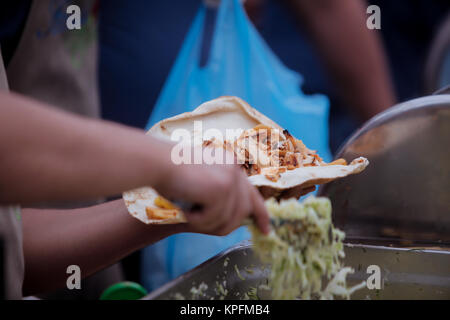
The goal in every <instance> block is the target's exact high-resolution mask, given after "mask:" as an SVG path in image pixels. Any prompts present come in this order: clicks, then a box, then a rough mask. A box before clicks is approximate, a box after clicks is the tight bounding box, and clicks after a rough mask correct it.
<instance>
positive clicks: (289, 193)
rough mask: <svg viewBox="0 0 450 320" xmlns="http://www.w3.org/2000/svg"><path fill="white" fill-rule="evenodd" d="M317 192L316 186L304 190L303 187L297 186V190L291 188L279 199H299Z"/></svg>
mask: <svg viewBox="0 0 450 320" xmlns="http://www.w3.org/2000/svg"><path fill="white" fill-rule="evenodd" d="M314 190H316V187H315V186H311V187H307V188H304V187H302V186H297V187H295V188H291V189H288V190H285V191H283V192H282V193H281V194H280V196H279V198H280V199H290V198H296V199H299V198H300V197H301V196H304V195H305V194H308V193H310V192H313V191H314Z"/></svg>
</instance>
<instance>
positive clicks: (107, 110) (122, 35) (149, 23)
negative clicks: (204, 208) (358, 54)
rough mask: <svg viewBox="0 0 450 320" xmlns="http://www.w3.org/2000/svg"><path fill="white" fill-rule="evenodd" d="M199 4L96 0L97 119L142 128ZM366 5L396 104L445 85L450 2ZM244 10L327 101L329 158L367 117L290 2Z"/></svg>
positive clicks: (133, 261) (131, 273)
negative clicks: (373, 15) (347, 96)
mask: <svg viewBox="0 0 450 320" xmlns="http://www.w3.org/2000/svg"><path fill="white" fill-rule="evenodd" d="M200 3H201V1H200V0H172V1H147V0H134V1H133V5H129V2H126V1H121V0H108V1H100V10H99V40H100V65H99V81H100V96H101V106H102V116H103V117H104V118H106V119H109V120H113V121H117V122H121V123H124V124H127V125H131V126H135V127H139V128H144V127H145V125H146V123H147V121H148V118H149V116H150V114H151V112H152V108H153V106H154V105H155V102H156V100H157V98H158V95H159V93H160V90H161V89H162V87H163V84H164V82H165V80H166V77H167V76H168V74H169V72H170V70H171V67H172V65H173V63H174V61H175V59H176V57H177V54H178V52H179V49H180V48H181V46H182V43H183V40H184V37H185V35H186V33H187V30H188V29H189V27H190V24H191V23H192V21H193V18H194V16H195V14H196V12H197V9H198V7H199V5H200ZM369 4H375V5H378V6H379V7H380V9H381V30H379V31H373V32H379V35H380V36H381V40H382V44H383V46H384V50H385V55H386V58H387V62H388V66H389V76H390V77H391V79H392V83H393V91H394V95H395V99H396V102H399V101H406V100H409V99H412V98H415V97H420V96H423V95H426V94H430V93H432V92H433V91H435V90H437V89H439V88H440V87H442V86H443V85H445V84H449V78H450V76H449V72H447V73H445V72H444V71H443V70H445V65H446V63H448V64H450V63H449V62H446V59H447V60H448V61H450V59H449V58H448V57H449V56H450V55H449V54H448V50H449V49H448V48H450V40H449V39H450V24H449V22H448V21H449V10H450V2H449V1H448V0H395V1H392V0H377V1H375V0H374V1H369V2H368V4H367V5H369ZM245 6H246V10H247V14H248V15H249V17H250V19H251V20H252V22H253V23H254V25H255V27H256V28H257V30H258V31H259V33H260V34H261V36H262V37H263V38H264V40H265V41H266V42H267V43H268V45H269V46H270V48H271V49H272V50H273V51H274V53H275V54H276V55H277V56H278V57H279V58H280V59H281V61H282V62H283V63H284V64H285V65H286V66H287V67H288V68H290V69H292V70H295V71H297V72H298V73H300V74H301V75H302V76H303V78H304V84H303V87H302V89H303V91H304V92H305V93H310V94H311V93H321V94H325V95H327V96H328V97H329V99H330V117H329V125H330V129H329V130H330V131H329V134H330V149H331V151H332V152H333V153H335V152H336V151H337V150H338V148H339V146H340V145H341V144H342V143H343V142H344V141H345V139H346V138H347V137H348V136H349V135H350V134H351V133H352V132H354V131H355V130H356V129H357V128H358V127H359V126H361V124H362V123H363V122H364V120H366V119H362V118H361V117H358V116H357V115H356V114H354V113H353V112H352V111H351V108H349V106H348V105H347V103H346V102H345V101H344V100H343V99H341V98H340V95H339V92H338V90H337V88H336V86H334V85H333V82H332V81H331V79H330V76H329V74H328V73H327V72H326V67H325V66H324V62H323V61H322V60H321V59H319V57H318V54H317V52H316V50H315V48H314V46H313V44H312V42H311V39H310V37H309V35H308V32H306V31H307V30H305V28H304V27H303V25H302V23H301V18H300V19H299V17H298V16H296V14H293V13H292V7H291V3H290V1H287V0H281V1H276V0H248V1H246V2H245ZM323 23H326V22H325V21H323ZM213 25H214V17H209V18H208V20H207V28H206V29H208V28H213ZM206 34H207V33H206ZM347 41H350V42H351V41H352V39H347ZM446 57H447V58H446ZM446 70H449V69H446ZM342 85H344V86H345V83H344V84H342ZM139 266H140V265H139V253H135V254H133V255H132V256H130V257H129V258H127V259H125V261H124V270H125V274H126V278H127V279H130V280H135V281H140V279H139Z"/></svg>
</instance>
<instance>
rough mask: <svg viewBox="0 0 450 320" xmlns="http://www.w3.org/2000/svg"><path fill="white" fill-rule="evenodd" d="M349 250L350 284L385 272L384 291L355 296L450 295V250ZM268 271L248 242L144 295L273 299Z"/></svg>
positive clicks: (346, 260) (361, 247) (363, 291)
mask: <svg viewBox="0 0 450 320" xmlns="http://www.w3.org/2000/svg"><path fill="white" fill-rule="evenodd" d="M345 254H346V257H345V258H344V259H343V263H344V265H345V266H350V267H352V268H353V269H354V270H355V273H353V274H350V275H349V276H348V278H347V284H348V286H351V285H355V284H357V283H359V282H361V281H364V280H367V279H368V278H369V277H370V276H371V275H372V274H374V273H373V271H371V269H370V268H369V271H370V272H369V273H368V267H369V266H378V267H379V270H380V271H381V288H380V289H376V288H373V289H368V288H367V287H366V288H363V289H361V290H359V291H356V292H355V293H354V294H353V295H352V297H351V298H352V299H373V300H375V299H450V251H446V250H430V249H417V248H415V249H408V248H391V247H381V246H368V245H356V244H346V245H345ZM375 268H376V267H375ZM269 272H270V267H269V266H266V265H262V264H261V262H260V261H259V260H258V259H257V258H256V257H255V256H254V254H253V251H252V249H251V243H250V242H248V241H244V242H242V243H240V244H237V245H235V246H234V247H232V248H230V249H227V250H225V251H223V252H222V253H220V254H218V255H217V256H215V257H213V258H211V259H210V260H208V261H206V262H205V263H203V264H201V265H200V266H198V267H197V268H195V269H193V270H191V271H189V272H187V273H185V274H183V275H181V276H180V277H178V278H176V279H174V280H173V281H171V282H170V283H168V284H166V285H164V286H163V287H161V288H159V289H157V290H155V291H153V292H152V293H150V294H149V295H148V296H146V297H145V298H144V299H162V300H164V299H183V298H184V299H193V298H195V299H220V298H221V297H222V298H224V299H226V300H228V299H234V300H236V299H237V300H239V299H244V297H246V295H247V297H248V296H250V297H251V298H258V299H270V292H269V291H268V290H267V289H264V288H259V286H261V285H265V284H267V275H268V273H269ZM368 282H370V283H372V284H374V283H375V282H372V281H368ZM205 285H206V286H205ZM263 287H264V286H263ZM192 288H194V290H192ZM255 288H257V290H256V292H255ZM193 292H194V293H193ZM255 293H256V294H255Z"/></svg>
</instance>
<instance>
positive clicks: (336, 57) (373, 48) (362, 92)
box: [286, 0, 395, 121]
mask: <svg viewBox="0 0 450 320" xmlns="http://www.w3.org/2000/svg"><path fill="white" fill-rule="evenodd" d="M286 1H288V2H289V3H290V4H291V5H292V6H293V8H294V12H295V13H296V15H297V17H298V18H299V20H300V21H301V22H302V23H303V24H304V26H305V27H306V28H307V29H308V31H309V35H310V36H311V39H312V41H313V43H314V44H315V46H316V48H317V50H318V53H319V55H320V56H321V58H322V61H324V63H325V66H326V68H327V70H328V71H329V73H330V75H331V77H332V80H333V82H334V84H335V86H336V87H337V89H338V93H339V94H340V95H341V97H342V98H343V99H344V101H345V102H346V103H347V104H348V105H349V106H350V107H351V108H352V109H353V111H354V112H355V113H356V114H357V116H359V118H360V119H361V120H363V121H364V120H367V119H369V118H371V117H372V116H374V115H375V114H377V113H379V112H381V111H383V110H384V109H386V108H388V107H391V106H392V105H393V104H394V103H395V95H394V91H393V87H392V84H391V79H390V75H389V72H388V67H387V63H386V59H385V56H384V52H383V48H382V44H381V40H380V38H379V35H378V34H377V32H376V31H375V30H369V29H367V27H366V14H365V9H366V7H365V1H361V0H345V1H336V0H314V1H311V0H286Z"/></svg>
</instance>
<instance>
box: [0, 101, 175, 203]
mask: <svg viewBox="0 0 450 320" xmlns="http://www.w3.org/2000/svg"><path fill="white" fill-rule="evenodd" d="M170 148H171V146H170V145H169V144H166V143H162V142H160V141H158V140H156V139H154V138H151V137H149V136H145V135H144V132H143V131H142V130H137V129H132V128H128V127H125V126H121V125H118V124H113V123H110V122H106V121H96V120H90V119H87V118H82V117H78V116H73V115H69V114H67V113H64V112H61V111H58V110H55V108H51V107H49V106H46V105H43V104H41V103H38V102H36V101H34V100H30V99H27V98H24V97H21V96H18V95H14V94H9V93H5V92H0V204H11V203H20V204H27V203H28V204H29V203H35V202H41V201H57V200H65V201H69V200H78V199H88V198H96V197H99V196H105V195H114V194H119V193H120V192H122V191H123V190H127V189H131V188H133V187H138V186H143V185H153V186H158V185H159V184H160V182H161V181H162V180H163V179H164V181H167V179H168V176H169V175H170V174H171V173H172V172H173V171H174V170H173V169H174V168H172V167H174V165H173V164H172V162H171V161H170ZM156 168H157V169H156Z"/></svg>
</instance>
